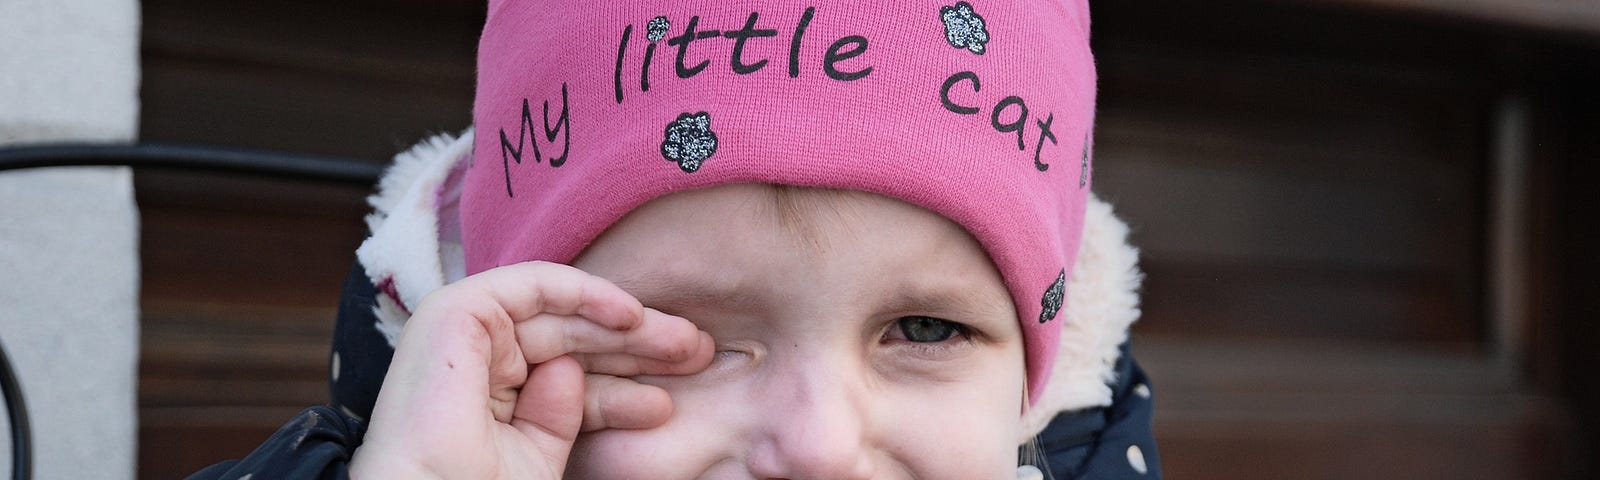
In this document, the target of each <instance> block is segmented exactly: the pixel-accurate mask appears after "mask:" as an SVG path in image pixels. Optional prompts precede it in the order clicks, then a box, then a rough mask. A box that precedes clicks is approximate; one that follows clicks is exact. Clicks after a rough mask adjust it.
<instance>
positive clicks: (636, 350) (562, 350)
mask: <svg viewBox="0 0 1600 480" xmlns="http://www.w3.org/2000/svg"><path fill="white" fill-rule="evenodd" d="M514 328H515V330H516V338H517V343H518V345H519V346H520V347H521V348H522V355H523V356H524V357H525V360H526V361H527V363H540V362H543V361H545V360H547V359H550V358H555V357H557V356H560V355H565V354H568V353H626V354H631V355H636V356H641V357H646V358H653V359H656V360H663V361H666V362H687V361H694V360H699V359H700V358H701V357H705V356H707V355H709V353H710V350H711V349H712V348H711V345H709V344H708V343H706V342H705V340H706V339H707V338H709V335H706V334H705V332H701V331H700V330H699V329H698V328H695V326H694V324H693V323H689V321H688V320H684V319H682V318H678V317H674V316H671V315H667V314H664V313H661V312H657V311H654V310H648V311H646V313H645V320H644V322H642V323H640V324H638V325H637V326H636V327H634V328H632V329H628V330H614V329H610V328H606V327H605V326H603V325H599V324H596V323H594V322H591V321H589V319H588V318H587V317H578V316H571V315H554V314H540V315H535V316H534V317H533V319H531V320H529V321H525V322H517V323H516V325H515V327H514Z"/></svg>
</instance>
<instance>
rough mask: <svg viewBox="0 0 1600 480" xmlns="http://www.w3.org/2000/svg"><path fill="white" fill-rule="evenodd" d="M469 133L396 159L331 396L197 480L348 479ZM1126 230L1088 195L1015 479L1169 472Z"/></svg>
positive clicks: (336, 351)
mask: <svg viewBox="0 0 1600 480" xmlns="http://www.w3.org/2000/svg"><path fill="white" fill-rule="evenodd" d="M472 136H473V135H472V131H471V130H468V131H467V132H465V133H463V134H462V135H461V136H459V137H454V136H450V135H441V136H439V137H435V138H433V139H430V140H427V141H424V142H422V143H420V144H418V145H417V146H415V147H413V148H412V149H411V150H409V151H407V152H405V153H402V154H400V155H399V156H397V157H396V159H395V164H394V165H393V166H392V167H391V168H390V169H389V170H388V172H387V173H386V174H385V175H384V178H383V180H382V181H381V182H380V184H379V188H378V192H377V194H375V195H373V196H372V197H371V198H370V199H369V202H370V203H371V204H372V206H373V207H374V208H375V211H374V212H373V213H372V214H371V215H369V216H368V217H367V223H368V227H369V228H370V229H371V236H370V237H368V239H367V240H366V241H365V242H364V243H363V244H362V246H361V248H360V249H359V250H357V261H356V264H355V266H354V267H353V268H352V269H351V272H350V276H349V278H348V279H346V281H345V285H344V293H343V296H342V298H341V299H340V301H339V308H338V318H337V324H336V327H335V329H334V339H333V344H332V352H330V355H329V363H330V372H331V374H330V379H329V393H330V397H331V398H330V402H329V403H328V404H327V405H322V406H315V407H311V408H308V409H306V410H304V411H302V412H301V413H300V414H299V415H297V416H296V417H295V418H294V419H292V420H290V421H289V422H287V423H285V424H284V426H283V427H282V428H280V429H279V430H278V431H277V432H276V433H274V434H273V435H272V437H270V438H268V439H267V441H266V442H265V443H263V444H262V445H261V446H260V447H259V448H257V449H256V450H255V451H254V452H251V453H250V455H248V456H246V457H245V458H243V459H240V460H231V461H226V462H222V463H219V464H216V465H212V466H210V467H207V468H205V469H203V470H201V471H199V472H196V473H195V474H193V475H191V476H190V477H189V478H190V479H226V480H234V479H251V480H266V479H345V478H348V477H349V474H348V470H347V469H348V465H349V461H350V458H351V454H352V453H353V452H354V451H355V449H356V448H357V447H360V446H361V440H362V435H363V434H364V433H365V430H366V423H365V422H366V419H367V418H369V417H370V416H371V414H372V407H373V404H374V402H376V400H377V397H378V389H379V386H380V385H381V384H382V382H383V377H384V375H385V373H386V372H387V371H388V367H389V360H390V358H391V357H392V356H393V355H394V347H393V345H394V341H395V339H396V338H397V337H398V336H399V332H400V328H401V326H403V325H404V323H405V321H406V319H407V318H408V317H409V314H408V313H407V312H408V310H407V307H409V306H414V305H416V302H418V301H420V300H421V298H422V296H423V295H426V294H427V293H428V292H430V291H432V290H433V289H435V288H438V287H440V286H442V285H444V284H445V283H448V282H449V281H453V280H455V279H459V278H461V277H462V276H464V268H463V267H462V258H461V249H460V242H459V229H457V228H455V226H454V218H453V215H454V212H455V205H456V202H455V200H456V198H457V196H458V194H459V191H458V189H457V188H456V184H457V183H458V179H459V177H457V176H456V175H455V174H456V173H459V172H460V168H462V167H464V166H465V165H466V162H469V161H470V159H468V158H467V157H468V155H470V152H471V146H472ZM1127 234H1128V228H1127V226H1126V225H1125V224H1123V223H1122V222H1121V221H1120V220H1118V219H1117V218H1116V217H1115V216H1114V215H1113V214H1112V212H1111V207H1110V206H1109V205H1107V204H1106V203H1104V202H1102V201H1100V200H1099V199H1096V198H1091V200H1090V203H1089V205H1088V212H1087V214H1086V217H1085V226H1084V238H1083V242H1082V243H1081V246H1080V250H1079V255H1078V262H1077V265H1076V266H1075V267H1074V269H1073V273H1072V276H1071V283H1070V286H1069V287H1068V289H1067V292H1068V300H1067V302H1066V306H1065V308H1064V310H1063V313H1064V315H1065V320H1066V321H1065V322H1062V325H1063V327H1062V328H1064V329H1065V331H1064V332H1063V334H1062V335H1061V348H1060V353H1059V354H1058V356H1057V358H1056V365H1055V368H1054V370H1053V373H1052V374H1051V380H1050V385H1049V387H1047V388H1046V390H1045V393H1044V394H1043V395H1042V396H1041V398H1040V400H1039V401H1038V403H1037V404H1035V405H1034V406H1033V407H1031V408H1030V409H1029V410H1028V411H1027V412H1026V413H1025V414H1024V417H1023V422H1024V427H1025V429H1024V430H1025V433H1027V434H1028V435H1029V438H1026V439H1021V440H1022V441H1020V442H1019V444H1021V445H1022V446H1021V447H1019V449H1018V462H1019V465H1033V466H1035V467H1036V468H1037V469H1038V471H1039V472H1042V473H1043V476H1042V477H1041V476H1038V473H1035V472H1034V471H1033V470H1032V469H1028V468H1026V467H1019V469H1018V477H1019V479H1020V478H1028V477H1030V476H1031V477H1032V478H1044V479H1079V478H1084V479H1089V478H1092V479H1113V480H1114V479H1124V478H1126V479H1135V478H1138V479H1146V478H1153V479H1158V478H1161V466H1160V460H1159V455H1158V453H1157V450H1156V444H1155V438H1154V436H1153V434H1152V431H1151V414H1152V411H1153V409H1152V393H1151V392H1152V390H1151V386H1150V382H1149V380H1148V379H1147V378H1146V376H1145V373H1144V371H1143V370H1141V369H1140V368H1139V365H1138V364H1137V363H1136V362H1135V361H1134V359H1133V356H1132V354H1131V351H1130V350H1129V343H1128V327H1129V326H1130V325H1131V324H1132V323H1133V322H1134V321H1135V320H1136V319H1137V318H1138V316H1139V307H1138V288H1139V284H1140V281H1141V279H1142V275H1141V274H1140V272H1139V270H1138V268H1137V264H1136V263H1137V257H1138V252H1137V250H1135V249H1134V248H1133V247H1131V246H1129V245H1128V244H1127Z"/></svg>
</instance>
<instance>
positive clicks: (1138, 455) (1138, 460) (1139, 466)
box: [1128, 445, 1149, 475]
mask: <svg viewBox="0 0 1600 480" xmlns="http://www.w3.org/2000/svg"><path fill="white" fill-rule="evenodd" d="M1128 466H1130V467H1133V471H1135V472H1139V474H1140V475H1144V474H1145V472H1147V471H1149V467H1148V466H1146V465H1145V464H1144V450H1140V449H1139V446H1138V445H1129V446H1128Z"/></svg>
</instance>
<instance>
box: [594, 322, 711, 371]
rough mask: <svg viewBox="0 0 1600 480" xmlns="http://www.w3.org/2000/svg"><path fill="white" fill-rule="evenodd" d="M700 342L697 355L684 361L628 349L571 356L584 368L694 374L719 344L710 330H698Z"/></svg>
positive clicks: (709, 363)
mask: <svg viewBox="0 0 1600 480" xmlns="http://www.w3.org/2000/svg"><path fill="white" fill-rule="evenodd" d="M699 337H700V346H699V347H697V348H696V349H695V355H694V356H693V357H690V358H689V359H687V360H683V361H676V362H674V361H667V360H657V359H654V358H649V357H641V356H638V355H632V354H627V353H578V354H573V355H572V357H573V358H576V359H578V363H579V364H581V365H583V371H585V372H589V373H601V374H606V375H612V376H617V377H632V376H636V375H691V374H695V373H700V371H702V370H705V369H706V367H707V366H710V365H711V359H712V358H713V357H714V356H715V355H716V344H715V342H714V341H713V340H712V339H711V334H709V333H705V332H699Z"/></svg>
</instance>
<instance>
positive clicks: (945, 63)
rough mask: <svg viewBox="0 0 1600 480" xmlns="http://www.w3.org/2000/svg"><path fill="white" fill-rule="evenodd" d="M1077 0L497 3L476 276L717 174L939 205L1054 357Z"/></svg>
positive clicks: (595, 232)
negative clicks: (976, 246)
mask: <svg viewBox="0 0 1600 480" xmlns="http://www.w3.org/2000/svg"><path fill="white" fill-rule="evenodd" d="M1094 107H1095V70H1094V59H1093V57H1092V56H1091V54H1090V52H1089V16H1088V5H1087V0H1053V1H1032V2H1021V1H1015V0H1005V1H1003V0H960V1H949V2H939V1H935V2H922V1H916V2H816V1H813V2H792V1H781V0H773V1H757V2H728V1H707V2H682V1H666V0H658V1H593V0H590V1H578V2H574V1H564V0H563V1H540V2H526V1H513V0H491V2H490V5H489V16H488V22H487V24H486V25H485V26H484V30H483V39H482V42H481V43H480V44H479V47H478V90H477V101H476V104H475V108H474V111H473V124H474V125H475V126H476V130H477V136H476V138H477V140H476V144H475V145H474V146H473V156H472V158H473V160H472V164H471V165H472V166H471V167H470V168H469V169H468V171H467V173H466V175H467V176H466V179H465V184H464V188H463V193H462V200H461V202H462V203H461V218H462V234H463V238H462V241H463V248H464V249H465V253H466V264H467V273H469V274H471V273H476V272H480V271H483V270H487V269H490V268H493V267H496V266H500V265H509V264H513V263H518V262H523V261H528V260H545V261H552V262H559V263H567V262H570V261H572V260H573V259H574V258H576V257H577V255H578V254H579V253H580V252H582V250H583V249H584V248H585V247H586V246H587V245H588V244H589V243H590V242H592V241H593V240H594V239H595V238H596V237H597V236H599V235H600V234H601V233H602V232H603V231H604V230H605V229H606V228H607V227H608V226H610V225H611V224H612V223H614V222H616V221H617V220H619V219H620V218H622V217H623V216H624V215H626V214H627V213H628V212H630V211H632V210H633V209H634V208H636V207H638V206H640V205H642V204H644V203H645V202H648V201H649V200H651V199H654V198H656V197H659V196H662V195H665V194H668V193H671V192H677V191H683V190H690V189H697V188H703V187H708V186H713V185H721V184H728V183H773V184H787V185H796V186H807V187H830V188H840V189H851V190H862V191H867V192H873V193H878V194H881V195H885V196H889V197H893V198H898V199H901V200H904V201H906V202H909V203H912V204H915V205H919V206H922V207H923V208H927V209H929V210H932V211H934V212H938V213H940V214H942V215H944V216H945V217H948V218H950V219H951V220H953V221H955V222H956V223H958V224H960V225H961V226H963V227H965V228H966V229H967V230H968V231H969V232H971V233H972V235H973V236H974V237H976V238H977V239H978V241H979V243H981V244H982V245H983V246H984V248H985V249H986V250H987V251H988V253H989V255H990V257H991V258H992V259H993V261H994V263H995V265H996V266H997V267H999V271H1000V273H1001V275H1002V276H1003V277H1004V279H1005V282H1006V286H1007V289H1008V290H1009V291H1010V292H1011V296H1012V300H1013V302H1015V304H1016V307H1017V316H1018V319H1019V320H1020V322H1021V326H1022V332H1023V334H1024V339H1025V340H1024V342H1025V349H1026V358H1027V368H1028V387H1029V391H1030V392H1031V396H1030V402H1031V401H1037V399H1038V396H1039V395H1040V394H1041V393H1042V392H1044V390H1045V389H1044V387H1045V381H1046V379H1048V378H1049V376H1050V372H1049V370H1050V367H1051V366H1052V365H1053V364H1054V358H1055V355H1056V348H1057V345H1058V342H1057V337H1058V335H1060V332H1061V325H1060V324H1059V322H1058V321H1057V320H1058V315H1059V313H1060V310H1061V307H1062V302H1063V301H1064V299H1065V298H1066V292H1065V289H1066V284H1067V274H1068V272H1070V271H1071V270H1072V266H1073V262H1074V261H1075V260H1076V258H1075V257H1076V256H1077V252H1078V242H1079V238H1080V236H1081V233H1082V230H1083V216H1084V203H1085V199H1086V197H1087V194H1088V191H1089V183H1090V182H1089V179H1090V173H1091V170H1090V161H1089V159H1090V157H1091V153H1092V152H1091V148H1090V140H1091V137H1092V135H1091V128H1092V125H1093V122H1094Z"/></svg>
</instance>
